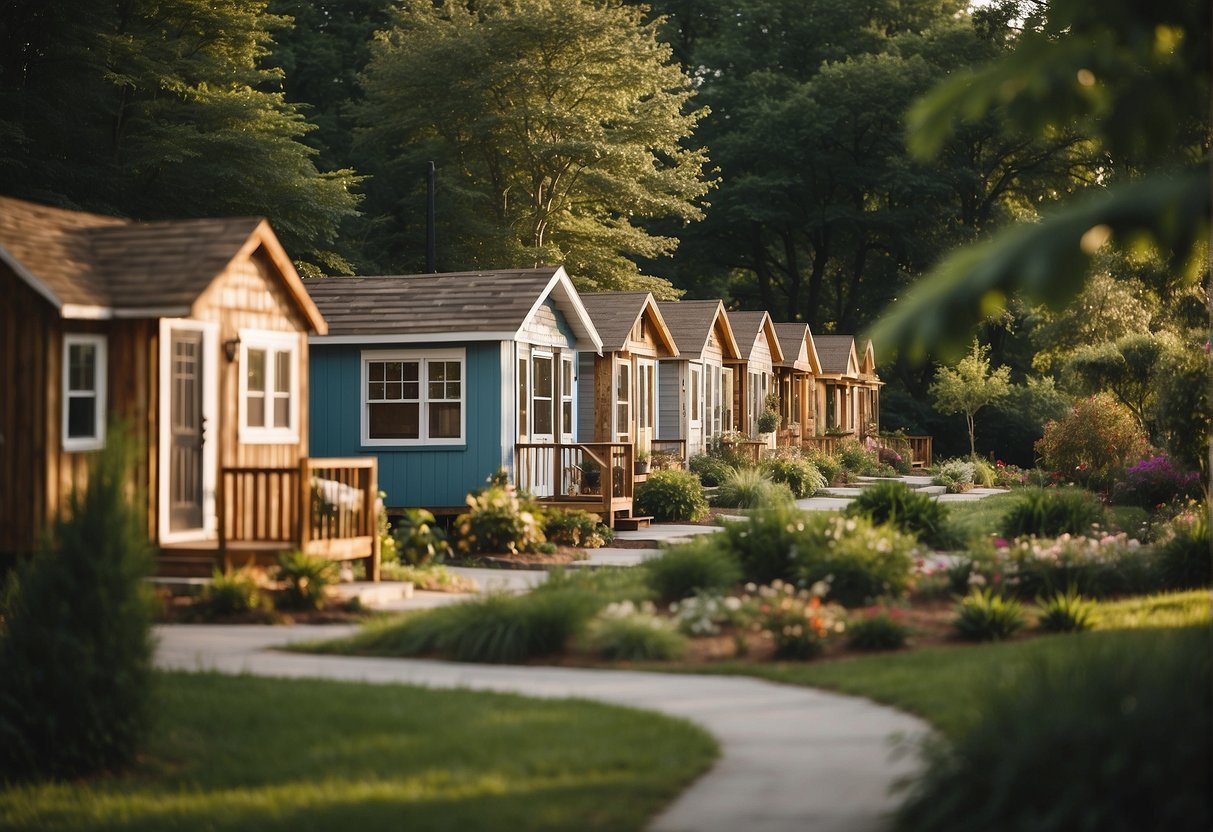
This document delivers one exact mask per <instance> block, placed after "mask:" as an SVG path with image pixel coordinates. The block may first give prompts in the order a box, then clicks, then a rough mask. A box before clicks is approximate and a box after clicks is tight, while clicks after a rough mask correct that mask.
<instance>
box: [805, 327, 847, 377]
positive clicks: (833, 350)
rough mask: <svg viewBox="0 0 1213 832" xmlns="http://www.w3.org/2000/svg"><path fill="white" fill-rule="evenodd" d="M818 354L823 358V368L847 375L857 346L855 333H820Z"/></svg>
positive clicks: (836, 373)
mask: <svg viewBox="0 0 1213 832" xmlns="http://www.w3.org/2000/svg"><path fill="white" fill-rule="evenodd" d="M813 340H814V341H815V342H816V343H817V355H818V356H819V357H820V358H821V370H822V372H824V373H830V374H832V375H846V373H847V369H848V364H849V363H850V359H851V351H852V350H853V349H854V348H855V336H854V335H818V336H816V337H815V338H814V339H813Z"/></svg>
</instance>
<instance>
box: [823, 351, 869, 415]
mask: <svg viewBox="0 0 1213 832" xmlns="http://www.w3.org/2000/svg"><path fill="white" fill-rule="evenodd" d="M817 353H818V355H819V356H820V357H821V378H820V381H819V383H818V385H817V410H818V413H819V414H821V416H822V420H821V422H820V423H819V430H820V431H821V432H822V433H827V434H843V433H849V434H851V435H853V436H856V437H858V436H862V435H863V427H864V423H863V422H862V421H861V413H860V398H861V395H860V392H861V390H862V389H863V387H864V383H863V379H862V378H861V374H860V363H859V356H858V354H857V353H856V351H855V337H854V336H853V335H819V336H818V337H817Z"/></svg>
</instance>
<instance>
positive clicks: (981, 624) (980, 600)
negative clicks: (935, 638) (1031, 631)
mask: <svg viewBox="0 0 1213 832" xmlns="http://www.w3.org/2000/svg"><path fill="white" fill-rule="evenodd" d="M952 626H953V627H955V628H956V632H957V634H958V635H959V636H960V637H961V638H964V639H967V640H969V641H1000V640H1001V639H1004V638H1010V637H1011V636H1013V635H1015V633H1017V632H1019V631H1020V630H1022V629H1023V626H1024V615H1023V605H1022V604H1020V603H1019V602H1018V601H1016V600H1015V599H1013V598H1006V597H1004V596H1003V595H1000V594H998V593H997V592H995V591H994V590H993V589H989V588H986V589H981V588H977V587H975V588H974V589H973V590H972V591H971V592H970V593H969V594H968V595H967V596H965V597H964V598H962V599H960V601H958V602H957V604H956V617H955V618H954V619H953V621H952Z"/></svg>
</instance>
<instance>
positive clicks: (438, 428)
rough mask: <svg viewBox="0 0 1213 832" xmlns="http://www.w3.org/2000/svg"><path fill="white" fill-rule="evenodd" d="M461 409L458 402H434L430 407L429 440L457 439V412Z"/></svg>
mask: <svg viewBox="0 0 1213 832" xmlns="http://www.w3.org/2000/svg"><path fill="white" fill-rule="evenodd" d="M461 409H462V408H461V407H460V405H459V403H458V402H435V403H433V404H431V405H430V438H431V439H458V438H459V412H460V410H461Z"/></svg>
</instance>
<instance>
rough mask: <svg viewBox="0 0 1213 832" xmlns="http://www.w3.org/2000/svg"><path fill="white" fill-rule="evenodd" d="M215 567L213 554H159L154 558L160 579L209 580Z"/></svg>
mask: <svg viewBox="0 0 1213 832" xmlns="http://www.w3.org/2000/svg"><path fill="white" fill-rule="evenodd" d="M215 567H216V562H215V556H214V555H213V554H171V555H166V554H163V553H162V554H161V555H160V556H159V557H158V558H156V576H157V577H160V578H209V577H211V575H212V574H213V573H214V571H215Z"/></svg>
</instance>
